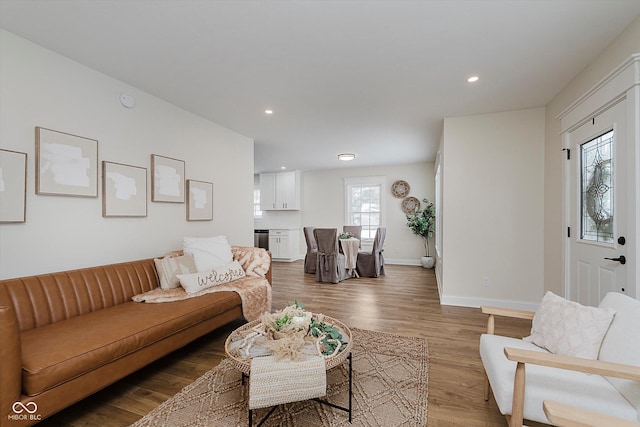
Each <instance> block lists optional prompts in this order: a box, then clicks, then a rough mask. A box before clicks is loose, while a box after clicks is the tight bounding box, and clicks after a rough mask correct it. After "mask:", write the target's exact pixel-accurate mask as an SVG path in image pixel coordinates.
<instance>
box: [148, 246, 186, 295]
mask: <svg viewBox="0 0 640 427" xmlns="http://www.w3.org/2000/svg"><path fill="white" fill-rule="evenodd" d="M153 261H154V263H155V264H156V272H157V273H158V279H159V281H160V287H161V288H162V289H173V288H178V287H180V281H179V280H178V277H176V276H177V275H178V274H189V273H195V272H196V264H195V262H194V260H193V255H191V254H186V255H182V256H171V255H167V256H165V257H163V258H155V259H154V260H153Z"/></svg>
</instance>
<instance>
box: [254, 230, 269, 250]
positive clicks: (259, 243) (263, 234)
mask: <svg viewBox="0 0 640 427" xmlns="http://www.w3.org/2000/svg"><path fill="white" fill-rule="evenodd" d="M253 246H255V247H257V248H264V249H266V250H269V230H253Z"/></svg>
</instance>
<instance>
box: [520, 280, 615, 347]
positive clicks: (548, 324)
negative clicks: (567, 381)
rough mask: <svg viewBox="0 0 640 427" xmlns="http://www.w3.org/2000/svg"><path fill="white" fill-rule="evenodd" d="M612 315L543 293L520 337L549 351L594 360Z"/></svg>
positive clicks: (605, 309)
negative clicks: (525, 332)
mask: <svg viewBox="0 0 640 427" xmlns="http://www.w3.org/2000/svg"><path fill="white" fill-rule="evenodd" d="M614 314H615V310H613V309H610V308H598V307H589V306H584V305H581V304H578V303H577V302H572V301H568V300H566V299H564V298H562V297H559V296H558V295H555V294H554V293H553V292H547V293H546V294H545V296H544V297H543V298H542V303H541V304H540V307H538V310H536V313H535V314H534V316H533V323H532V326H531V335H530V336H528V337H526V338H524V340H525V341H529V342H532V343H534V344H535V345H537V346H538V347H543V348H546V349H547V350H549V351H550V352H551V353H555V354H564V355H567V356H575V357H582V358H585V359H597V358H598V353H599V352H600V345H601V344H602V340H603V339H604V336H605V334H606V333H607V330H608V329H609V325H610V324H611V321H612V320H613V316H614Z"/></svg>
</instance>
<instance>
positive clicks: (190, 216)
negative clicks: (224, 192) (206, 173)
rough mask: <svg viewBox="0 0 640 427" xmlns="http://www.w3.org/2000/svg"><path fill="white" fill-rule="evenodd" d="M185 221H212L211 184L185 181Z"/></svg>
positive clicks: (192, 180) (190, 180)
mask: <svg viewBox="0 0 640 427" xmlns="http://www.w3.org/2000/svg"><path fill="white" fill-rule="evenodd" d="M187 194H188V202H187V221H211V220H213V183H212V182H205V181H196V180H195V179H188V180H187Z"/></svg>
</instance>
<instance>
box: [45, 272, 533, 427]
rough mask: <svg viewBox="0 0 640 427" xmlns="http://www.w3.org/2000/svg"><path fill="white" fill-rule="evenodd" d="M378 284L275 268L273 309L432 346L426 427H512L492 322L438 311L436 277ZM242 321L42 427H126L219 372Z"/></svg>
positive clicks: (520, 326)
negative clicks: (497, 388)
mask: <svg viewBox="0 0 640 427" xmlns="http://www.w3.org/2000/svg"><path fill="white" fill-rule="evenodd" d="M385 268H386V275H385V276H382V277H380V278H377V279H367V278H360V279H353V280H347V281H344V282H341V283H340V284H335V285H334V284H331V283H322V284H320V283H316V282H315V281H314V276H312V275H305V274H304V273H303V270H302V269H303V265H302V262H301V261H296V262H293V263H274V264H273V309H274V310H276V309H280V308H282V307H284V306H285V305H287V304H289V303H293V302H294V301H298V302H302V303H304V305H305V308H306V309H308V310H310V311H313V312H318V313H324V314H326V315H329V316H332V317H335V318H338V319H341V320H342V321H343V322H344V323H346V324H347V325H349V326H353V327H358V328H362V329H370V330H376V331H382V332H390V333H396V334H401V335H410V336H419V337H424V338H426V339H427V342H428V345H429V355H430V362H429V401H428V426H430V427H431V426H433V427H439V426H506V422H505V420H504V418H503V417H502V416H501V415H500V413H499V411H498V408H497V406H496V403H495V401H494V400H493V398H491V399H490V400H489V402H485V401H484V400H483V398H482V390H483V369H482V364H481V362H480V357H479V355H478V342H479V338H480V334H481V333H483V332H484V329H485V327H486V316H484V315H482V314H481V313H480V310H479V309H474V308H465V307H450V306H440V304H439V299H438V290H437V286H436V280H435V275H434V272H433V270H425V269H423V268H421V267H415V266H398V265H387V266H385ZM241 324H242V322H241V321H237V322H235V323H233V324H231V325H228V326H227V327H224V328H222V329H219V330H217V331H214V332H213V333H211V334H209V335H207V336H204V337H202V338H201V339H199V340H197V341H195V342H193V343H191V344H190V345H188V346H186V347H184V348H183V349H181V350H178V351H176V352H174V353H172V354H170V355H169V356H167V357H165V358H163V359H161V360H159V361H157V362H155V363H153V364H151V365H149V366H147V367H146V368H144V369H142V370H140V371H138V372H136V373H135V374H132V375H130V376H129V377H127V378H124V379H123V380H121V381H118V382H117V383H115V384H113V385H112V386H110V387H108V388H106V389H104V390H102V391H101V392H99V393H97V394H95V395H93V396H91V397H89V398H87V399H85V400H83V401H81V402H80V403H77V404H76V405H74V406H72V407H70V408H68V409H66V410H64V411H63V412H60V413H58V414H56V415H54V416H53V417H50V418H49V419H47V420H45V421H43V422H42V423H41V425H43V426H56V427H57V426H101V427H120V426H128V425H130V424H131V423H133V422H135V421H136V420H138V419H140V418H141V417H142V416H144V415H145V414H146V413H148V412H149V411H150V410H152V409H153V408H155V407H156V406H158V405H159V404H160V403H161V402H163V401H165V400H166V399H168V398H169V397H171V396H173V395H174V394H176V393H177V392H178V391H180V390H181V389H182V388H183V387H184V386H186V385H188V384H190V383H191V382H192V381H193V380H195V379H196V378H198V377H199V376H201V375H202V374H204V373H205V372H206V371H208V370H209V369H211V368H213V367H214V366H216V365H217V364H218V363H219V362H220V360H221V359H222V358H223V357H224V340H225V338H226V336H227V335H228V334H229V332H231V331H232V330H233V329H234V328H236V327H238V326H239V325H241ZM529 329H530V324H529V323H528V322H526V321H513V320H510V321H508V322H507V321H506V320H504V321H503V322H501V321H500V319H498V320H497V321H496V332H497V333H499V334H502V335H510V336H519V337H521V336H525V335H528V332H529Z"/></svg>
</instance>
